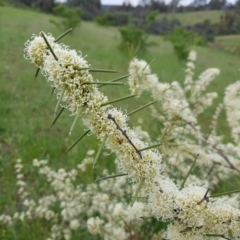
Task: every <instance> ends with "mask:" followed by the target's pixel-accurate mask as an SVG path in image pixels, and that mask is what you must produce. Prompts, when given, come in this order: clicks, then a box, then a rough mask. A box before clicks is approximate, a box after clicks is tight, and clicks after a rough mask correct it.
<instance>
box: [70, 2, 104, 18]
mask: <svg viewBox="0 0 240 240" xmlns="http://www.w3.org/2000/svg"><path fill="white" fill-rule="evenodd" d="M67 6H69V7H80V8H81V9H82V12H83V15H82V19H84V20H92V19H94V18H95V17H96V16H97V15H98V14H99V12H100V10H101V1H100V0H67Z"/></svg>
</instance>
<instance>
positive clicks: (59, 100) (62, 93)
mask: <svg viewBox="0 0 240 240" xmlns="http://www.w3.org/2000/svg"><path fill="white" fill-rule="evenodd" d="M65 90H66V87H64V88H63V89H62V92H61V95H60V97H59V99H58V102H57V105H56V107H55V110H54V116H56V114H57V110H58V107H59V105H60V102H61V100H62V98H63V95H64V93H65Z"/></svg>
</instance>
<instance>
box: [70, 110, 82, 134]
mask: <svg viewBox="0 0 240 240" xmlns="http://www.w3.org/2000/svg"><path fill="white" fill-rule="evenodd" d="M81 112H82V111H80V110H79V109H78V112H77V115H76V116H75V118H74V120H73V123H72V126H71V128H70V131H69V135H71V134H72V130H73V128H74V126H75V124H76V122H77V120H78V118H79V115H80V113H81Z"/></svg>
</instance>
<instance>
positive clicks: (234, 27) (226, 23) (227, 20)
mask: <svg viewBox="0 0 240 240" xmlns="http://www.w3.org/2000/svg"><path fill="white" fill-rule="evenodd" d="M239 13H240V11H239V10H236V11H226V12H225V14H224V15H221V17H220V22H219V23H218V34H219V35H228V34H239V33H240V14H239Z"/></svg>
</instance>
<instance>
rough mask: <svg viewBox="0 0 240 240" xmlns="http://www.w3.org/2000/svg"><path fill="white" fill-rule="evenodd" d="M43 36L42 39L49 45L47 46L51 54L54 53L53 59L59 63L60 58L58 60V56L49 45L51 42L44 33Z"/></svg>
mask: <svg viewBox="0 0 240 240" xmlns="http://www.w3.org/2000/svg"><path fill="white" fill-rule="evenodd" d="M41 35H42V37H43V39H44V41H45V43H46V44H47V46H48V48H49V50H50V52H51V53H52V55H53V57H54V58H55V60H56V61H58V58H57V56H56V55H55V53H54V51H53V49H52V47H51V46H50V44H49V42H48V40H47V38H46V37H45V35H44V33H43V32H41Z"/></svg>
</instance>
